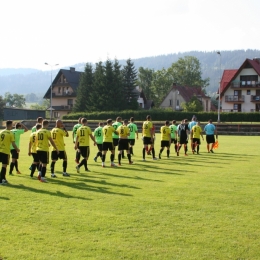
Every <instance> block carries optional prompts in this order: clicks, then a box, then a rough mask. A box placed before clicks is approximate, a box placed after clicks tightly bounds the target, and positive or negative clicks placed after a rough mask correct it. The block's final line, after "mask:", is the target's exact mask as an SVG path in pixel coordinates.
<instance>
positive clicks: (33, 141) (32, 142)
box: [28, 124, 42, 178]
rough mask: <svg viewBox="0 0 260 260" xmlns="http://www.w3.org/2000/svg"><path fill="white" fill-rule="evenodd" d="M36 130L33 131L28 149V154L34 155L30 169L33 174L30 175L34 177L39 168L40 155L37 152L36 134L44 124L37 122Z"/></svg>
mask: <svg viewBox="0 0 260 260" xmlns="http://www.w3.org/2000/svg"><path fill="white" fill-rule="evenodd" d="M35 127H36V130H35V131H34V132H32V133H31V135H30V141H29V149H28V155H29V156H31V155H32V157H33V163H32V165H31V167H30V170H31V174H30V177H31V178H33V174H34V172H35V170H36V168H37V169H39V162H40V160H39V156H38V154H37V151H36V145H37V144H36V136H37V131H38V130H39V129H41V128H42V125H41V124H36V126H35Z"/></svg>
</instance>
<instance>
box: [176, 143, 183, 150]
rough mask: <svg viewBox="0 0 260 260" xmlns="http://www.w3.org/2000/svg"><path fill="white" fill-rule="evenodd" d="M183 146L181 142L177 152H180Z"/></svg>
mask: <svg viewBox="0 0 260 260" xmlns="http://www.w3.org/2000/svg"><path fill="white" fill-rule="evenodd" d="M181 147H182V145H181V144H180V145H179V147H178V150H177V152H179V151H180V150H181Z"/></svg>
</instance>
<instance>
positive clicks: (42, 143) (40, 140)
mask: <svg viewBox="0 0 260 260" xmlns="http://www.w3.org/2000/svg"><path fill="white" fill-rule="evenodd" d="M48 126H49V121H48V120H43V121H42V128H41V129H40V130H38V131H37V135H36V151H37V154H38V156H39V160H40V163H41V166H40V170H41V171H40V172H39V174H38V179H39V181H41V182H47V181H46V179H45V174H46V166H47V164H48V163H49V142H50V143H51V145H52V146H53V147H54V148H55V150H57V153H58V154H59V149H58V147H57V146H56V144H55V143H54V141H53V140H52V138H51V132H50V131H49V130H48Z"/></svg>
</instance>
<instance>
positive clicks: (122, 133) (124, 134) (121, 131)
mask: <svg viewBox="0 0 260 260" xmlns="http://www.w3.org/2000/svg"><path fill="white" fill-rule="evenodd" d="M117 132H118V135H119V138H123V139H127V138H128V136H129V134H130V130H129V128H128V127H127V126H126V125H120V126H119V127H118V128H117Z"/></svg>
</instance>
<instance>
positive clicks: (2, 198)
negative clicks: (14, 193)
mask: <svg viewBox="0 0 260 260" xmlns="http://www.w3.org/2000/svg"><path fill="white" fill-rule="evenodd" d="M0 200H10V199H9V198H7V197H0ZM0 259H1V258H0Z"/></svg>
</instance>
